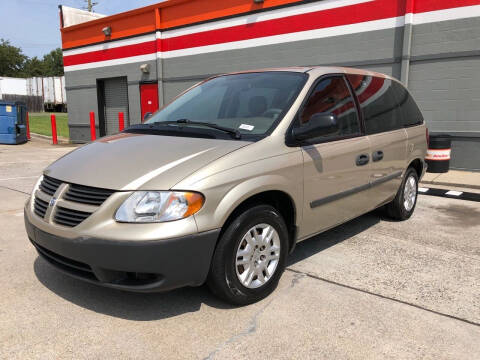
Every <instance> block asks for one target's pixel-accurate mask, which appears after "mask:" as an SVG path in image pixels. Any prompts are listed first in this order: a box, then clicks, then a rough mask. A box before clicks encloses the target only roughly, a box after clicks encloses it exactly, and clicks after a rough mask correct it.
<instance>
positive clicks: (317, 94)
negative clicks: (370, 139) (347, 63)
mask: <svg viewBox="0 0 480 360" xmlns="http://www.w3.org/2000/svg"><path fill="white" fill-rule="evenodd" d="M319 113H326V114H333V115H335V116H336V118H337V122H338V127H339V129H338V131H337V132H336V133H334V134H332V133H329V134H326V135H325V136H323V137H319V138H318V139H315V140H314V141H313V142H315V141H325V140H332V139H335V138H340V137H344V136H349V135H355V134H358V133H360V123H359V120H358V114H357V109H356V107H355V103H354V102H353V99H352V96H351V94H350V90H349V88H348V86H347V83H346V82H345V80H344V78H343V77H342V76H334V77H329V78H326V79H323V80H321V81H320V82H319V83H318V84H317V85H316V87H315V89H314V90H313V92H312V93H311V95H310V97H309V98H308V100H307V102H306V104H305V106H304V108H303V110H302V111H301V113H300V118H299V120H300V126H302V125H305V124H307V123H308V122H310V121H315V120H312V118H313V119H314V115H316V114H319Z"/></svg>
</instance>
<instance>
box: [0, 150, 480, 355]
mask: <svg viewBox="0 0 480 360" xmlns="http://www.w3.org/2000/svg"><path fill="white" fill-rule="evenodd" d="M70 149H71V148H69V147H53V146H50V145H48V144H45V143H41V142H30V143H28V144H26V145H19V146H6V145H0V289H1V290H0V358H1V359H31V358H39V359H63V358H71V359H95V358H102V359H108V358H122V359H123V358H125V359H127V358H128V359H130V358H132V359H133V358H137V359H147V358H148V359H205V358H207V359H247V358H248V359H266V358H267V359H322V358H325V359H335V358H338V359H373V358H380V359H386V358H395V359H419V358H427V359H469V360H470V359H475V358H476V359H479V358H480V203H478V202H469V201H462V200H456V199H445V198H438V197H429V196H421V197H420V198H419V201H418V205H417V209H416V212H415V214H414V216H413V217H412V218H411V219H410V220H409V221H406V222H391V221H389V220H387V219H385V218H383V217H382V214H381V213H380V212H373V213H370V214H367V215H364V216H362V217H360V218H358V219H356V220H353V221H351V222H349V223H347V224H345V225H342V226H340V227H337V228H335V229H333V230H331V231H328V232H326V233H324V234H322V235H320V236H316V237H315V238H312V239H309V240H307V241H305V242H302V243H300V244H299V245H298V247H297V249H296V250H295V252H294V253H293V254H292V255H291V256H290V260H289V266H288V268H287V271H286V272H285V274H284V276H283V278H282V280H281V282H280V285H279V287H278V289H277V290H276V291H275V292H274V293H273V294H272V295H271V296H270V297H268V298H267V299H265V300H263V301H262V302H260V303H257V304H254V305H251V306H246V307H242V308H232V307H230V306H228V305H225V304H224V303H222V302H220V301H218V300H217V299H216V298H215V297H213V296H212V295H211V294H210V293H209V292H208V290H207V289H206V288H205V287H201V288H185V289H179V290H176V291H172V292H169V293H165V294H147V295H142V294H132V293H123V292H119V291H115V290H110V289H104V288H101V287H97V286H94V285H89V284H85V283H82V282H80V281H78V280H74V279H71V278H69V277H67V276H65V275H63V274H61V273H59V272H57V271H55V270H54V269H52V268H51V267H50V266H49V265H48V264H47V263H46V262H45V261H43V260H42V259H40V258H38V256H37V254H36V252H35V250H34V249H33V247H32V246H31V245H30V243H29V241H28V239H27V236H26V233H25V230H24V225H23V204H24V202H25V200H26V199H27V197H28V194H29V192H30V190H31V188H32V186H33V183H34V181H35V179H36V177H37V176H38V175H40V173H41V171H42V169H43V168H44V167H45V166H47V165H48V164H49V163H50V162H51V161H53V160H54V159H56V158H58V157H60V156H61V155H63V154H64V153H66V152H67V151H69V150H70ZM179 261H181V260H179ZM186 265H187V266H188V264H186Z"/></svg>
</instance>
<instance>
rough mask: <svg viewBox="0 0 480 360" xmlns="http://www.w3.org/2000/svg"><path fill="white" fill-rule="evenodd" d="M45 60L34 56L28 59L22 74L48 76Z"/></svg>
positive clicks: (26, 75)
mask: <svg viewBox="0 0 480 360" xmlns="http://www.w3.org/2000/svg"><path fill="white" fill-rule="evenodd" d="M45 68H46V66H45V62H44V61H42V60H40V59H39V58H37V57H36V56H34V57H33V58H31V59H27V61H25V64H24V66H23V71H22V73H23V74H22V75H23V76H25V77H32V76H46V73H47V71H46V69H45Z"/></svg>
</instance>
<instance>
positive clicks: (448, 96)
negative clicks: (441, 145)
mask: <svg viewBox="0 0 480 360" xmlns="http://www.w3.org/2000/svg"><path fill="white" fill-rule="evenodd" d="M479 69H480V57H479V56H472V57H468V58H467V57H464V58H450V59H438V60H431V61H416V62H412V64H411V66H410V80H409V83H408V87H409V88H410V91H411V92H412V94H413V97H414V98H415V100H416V101H417V103H418V105H419V106H420V109H421V110H422V113H423V115H424V117H425V119H426V121H427V126H428V128H429V131H430V132H431V133H446V134H450V135H454V136H455V137H454V139H453V143H452V159H451V161H450V168H451V169H468V170H476V171H478V170H479V169H480V157H479V156H478V153H479V151H480V100H479V95H478V94H480V70H479Z"/></svg>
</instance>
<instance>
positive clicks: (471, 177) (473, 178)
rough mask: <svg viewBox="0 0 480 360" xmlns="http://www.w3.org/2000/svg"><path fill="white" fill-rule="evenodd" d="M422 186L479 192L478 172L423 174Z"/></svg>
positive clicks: (451, 171) (458, 171)
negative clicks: (447, 187) (448, 187)
mask: <svg viewBox="0 0 480 360" xmlns="http://www.w3.org/2000/svg"><path fill="white" fill-rule="evenodd" d="M422 183H423V184H429V185H440V186H450V187H452V186H453V187H462V188H467V189H468V188H469V189H476V190H480V172H473V171H460V170H449V171H448V172H447V173H441V174H435V173H428V172H427V173H425V176H424V177H423V179H422Z"/></svg>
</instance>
